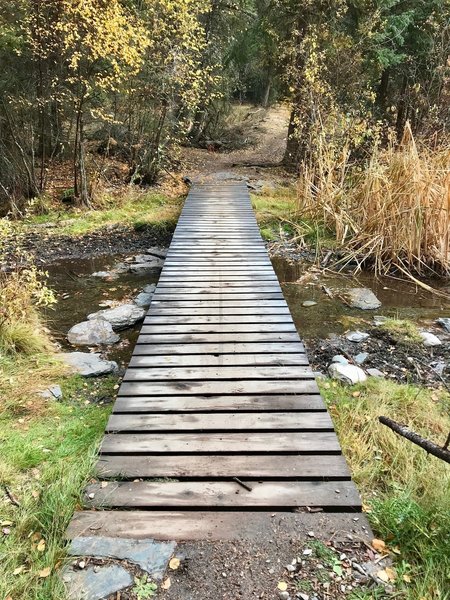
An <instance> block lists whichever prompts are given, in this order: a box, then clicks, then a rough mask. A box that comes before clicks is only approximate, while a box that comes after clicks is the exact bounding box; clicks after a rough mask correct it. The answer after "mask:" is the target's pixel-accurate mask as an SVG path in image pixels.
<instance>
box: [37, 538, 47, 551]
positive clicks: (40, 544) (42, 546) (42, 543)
mask: <svg viewBox="0 0 450 600" xmlns="http://www.w3.org/2000/svg"><path fill="white" fill-rule="evenodd" d="M36 550H37V551H38V552H44V550H45V540H41V541H40V542H39V544H38V545H37V546H36Z"/></svg>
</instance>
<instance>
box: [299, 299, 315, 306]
mask: <svg viewBox="0 0 450 600" xmlns="http://www.w3.org/2000/svg"><path fill="white" fill-rule="evenodd" d="M316 304H317V302H314V300H305V301H304V302H303V304H302V306H304V307H305V308H309V307H310V306H316Z"/></svg>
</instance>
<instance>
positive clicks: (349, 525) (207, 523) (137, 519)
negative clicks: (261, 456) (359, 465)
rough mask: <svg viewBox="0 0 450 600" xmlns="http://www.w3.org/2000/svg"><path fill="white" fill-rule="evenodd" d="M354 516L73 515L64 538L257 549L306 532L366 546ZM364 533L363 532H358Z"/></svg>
mask: <svg viewBox="0 0 450 600" xmlns="http://www.w3.org/2000/svg"><path fill="white" fill-rule="evenodd" d="M354 518H355V512H349V511H346V512H343V511H342V510H340V511H339V512H336V513H330V512H326V513H324V512H315V513H308V512H289V513H287V512H277V511H273V510H271V511H269V512H267V511H264V510H258V511H253V512H250V511H246V510H241V511H236V510H226V511H217V510H208V511H205V510H201V511H200V510H197V511H188V510H172V511H167V510H165V511H162V510H161V511H160V510H153V511H142V510H130V511H117V512H111V511H98V510H92V511H89V510H87V511H83V512H81V511H78V512H75V514H74V517H73V519H72V521H71V523H70V526H69V528H68V530H67V533H66V536H67V537H68V538H69V539H73V538H75V537H79V536H102V537H115V538H122V539H132V540H136V539H144V540H148V539H155V540H175V541H176V542H186V541H208V542H219V541H232V542H236V541H245V542H246V543H247V544H248V543H249V542H252V541H253V542H254V543H256V544H258V545H261V540H263V539H267V540H269V539H272V540H273V539H276V536H280V535H283V536H286V537H287V539H289V538H292V537H293V534H294V533H295V536H294V537H295V539H299V540H304V539H306V533H307V532H308V531H318V530H319V529H320V531H321V533H322V535H323V536H324V539H334V540H336V541H345V542H348V539H346V538H345V533H346V532H348V531H352V532H354V533H353V534H354V536H355V537H357V539H358V540H359V539H360V540H364V541H365V542H366V543H367V544H370V542H371V540H372V539H373V537H374V536H373V534H372V531H371V529H370V525H369V523H368V521H367V518H366V517H365V516H364V515H363V514H358V521H357V522H355V521H354ZM363 528H364V529H363Z"/></svg>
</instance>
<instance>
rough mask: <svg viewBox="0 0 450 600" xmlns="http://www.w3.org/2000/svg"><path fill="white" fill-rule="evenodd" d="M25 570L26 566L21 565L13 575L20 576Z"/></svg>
mask: <svg viewBox="0 0 450 600" xmlns="http://www.w3.org/2000/svg"><path fill="white" fill-rule="evenodd" d="M24 569H25V566H24V565H21V566H20V567H17V569H14V571H13V575H20V574H21V573H22V571H23V570H24Z"/></svg>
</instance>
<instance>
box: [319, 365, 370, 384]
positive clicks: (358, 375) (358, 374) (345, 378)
mask: <svg viewBox="0 0 450 600" xmlns="http://www.w3.org/2000/svg"><path fill="white" fill-rule="evenodd" d="M328 373H329V375H330V377H332V379H337V380H338V381H342V382H343V383H347V384H349V385H354V384H355V383H361V382H363V381H366V379H367V376H366V374H365V373H364V371H363V370H362V369H360V368H359V367H355V366H354V365H341V364H339V363H332V364H331V365H330V366H329V367H328Z"/></svg>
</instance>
